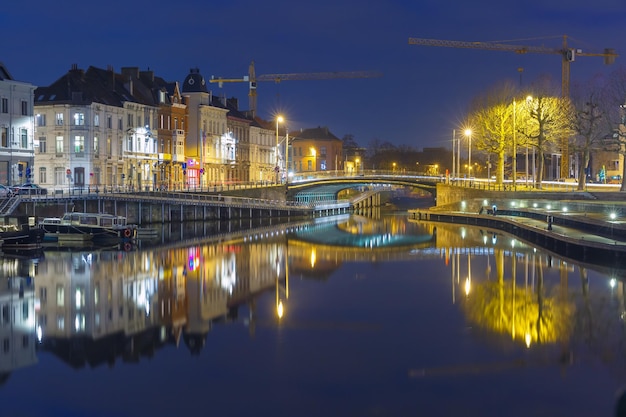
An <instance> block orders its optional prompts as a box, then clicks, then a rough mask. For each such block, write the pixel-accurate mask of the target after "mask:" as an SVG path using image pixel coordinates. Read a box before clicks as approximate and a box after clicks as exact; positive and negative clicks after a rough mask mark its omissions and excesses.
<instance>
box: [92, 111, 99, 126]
mask: <svg viewBox="0 0 626 417" xmlns="http://www.w3.org/2000/svg"><path fill="white" fill-rule="evenodd" d="M93 125H94V126H96V127H97V126H100V115H99V114H96V115H94V116H93Z"/></svg>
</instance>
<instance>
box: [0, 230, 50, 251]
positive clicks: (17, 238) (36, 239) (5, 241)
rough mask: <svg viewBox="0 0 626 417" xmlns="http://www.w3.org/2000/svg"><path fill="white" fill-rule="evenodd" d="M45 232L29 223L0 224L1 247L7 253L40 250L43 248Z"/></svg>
mask: <svg viewBox="0 0 626 417" xmlns="http://www.w3.org/2000/svg"><path fill="white" fill-rule="evenodd" d="M43 239H44V232H43V231H42V230H40V229H39V228H37V227H31V226H30V225H28V224H24V225H20V226H18V225H16V224H0V248H1V249H2V252H6V253H22V252H30V251H38V250H41V248H42V242H43Z"/></svg>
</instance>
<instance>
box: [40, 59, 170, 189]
mask: <svg viewBox="0 0 626 417" xmlns="http://www.w3.org/2000/svg"><path fill="white" fill-rule="evenodd" d="M138 77H139V71H138V70H136V69H134V68H129V69H123V71H122V74H116V73H115V72H114V71H113V69H112V68H109V69H107V70H103V69H98V68H94V67H90V68H89V69H88V70H87V71H83V70H82V69H79V68H78V67H77V66H75V65H74V66H72V69H71V70H70V71H68V73H67V74H65V75H64V76H62V77H61V78H59V79H58V80H57V81H55V82H54V83H52V84H51V85H50V86H47V87H38V88H37V90H36V91H35V111H36V113H37V115H36V125H37V131H36V139H35V148H36V153H35V160H36V172H35V173H34V174H35V179H36V181H35V182H37V183H38V184H40V185H41V186H42V187H44V188H49V189H51V190H54V191H57V192H58V191H63V190H67V189H72V190H76V189H79V190H83V189H84V190H88V189H93V188H98V189H102V190H104V189H105V188H106V189H117V188H128V187H137V188H144V187H152V186H153V185H154V183H155V181H156V170H157V168H156V167H157V165H158V164H157V162H158V149H157V143H158V139H157V137H156V131H157V130H156V129H155V127H156V126H157V121H158V117H157V114H158V106H155V105H154V104H153V101H154V97H153V92H152V91H151V90H150V88H149V87H146V86H145V85H143V84H142V83H141V82H140V81H139V80H138ZM136 90H137V91H136ZM146 90H147V91H146Z"/></svg>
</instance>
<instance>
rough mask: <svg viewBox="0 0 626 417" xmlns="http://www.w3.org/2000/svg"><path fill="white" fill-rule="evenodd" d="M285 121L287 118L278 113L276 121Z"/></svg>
mask: <svg viewBox="0 0 626 417" xmlns="http://www.w3.org/2000/svg"><path fill="white" fill-rule="evenodd" d="M284 121H285V119H284V118H283V116H281V115H278V117H277V118H276V122H277V123H282V122H284Z"/></svg>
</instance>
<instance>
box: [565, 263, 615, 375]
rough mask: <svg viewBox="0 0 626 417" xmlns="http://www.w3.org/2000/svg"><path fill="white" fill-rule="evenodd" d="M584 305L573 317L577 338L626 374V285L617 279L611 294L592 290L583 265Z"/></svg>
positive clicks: (602, 358) (613, 368)
mask: <svg viewBox="0 0 626 417" xmlns="http://www.w3.org/2000/svg"><path fill="white" fill-rule="evenodd" d="M580 278H581V281H582V300H581V303H582V306H581V307H580V308H579V309H578V310H577V314H576V315H575V316H574V317H573V323H574V326H575V327H574V338H575V341H580V342H582V343H583V344H584V345H586V347H587V349H588V351H589V352H590V353H591V354H592V355H593V356H594V357H597V358H598V359H600V360H601V361H602V362H604V363H607V364H611V367H610V368H611V370H612V371H613V372H615V373H616V374H618V375H622V376H623V375H625V374H626V327H625V326H626V324H625V323H624V319H625V318H626V315H625V310H626V307H625V306H624V300H625V298H626V294H625V291H626V285H624V283H623V282H621V281H614V283H615V286H614V288H613V289H612V291H611V294H610V295H609V294H607V293H606V292H605V291H601V292H595V293H594V292H591V291H590V288H589V278H588V276H587V270H586V269H585V268H580Z"/></svg>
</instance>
